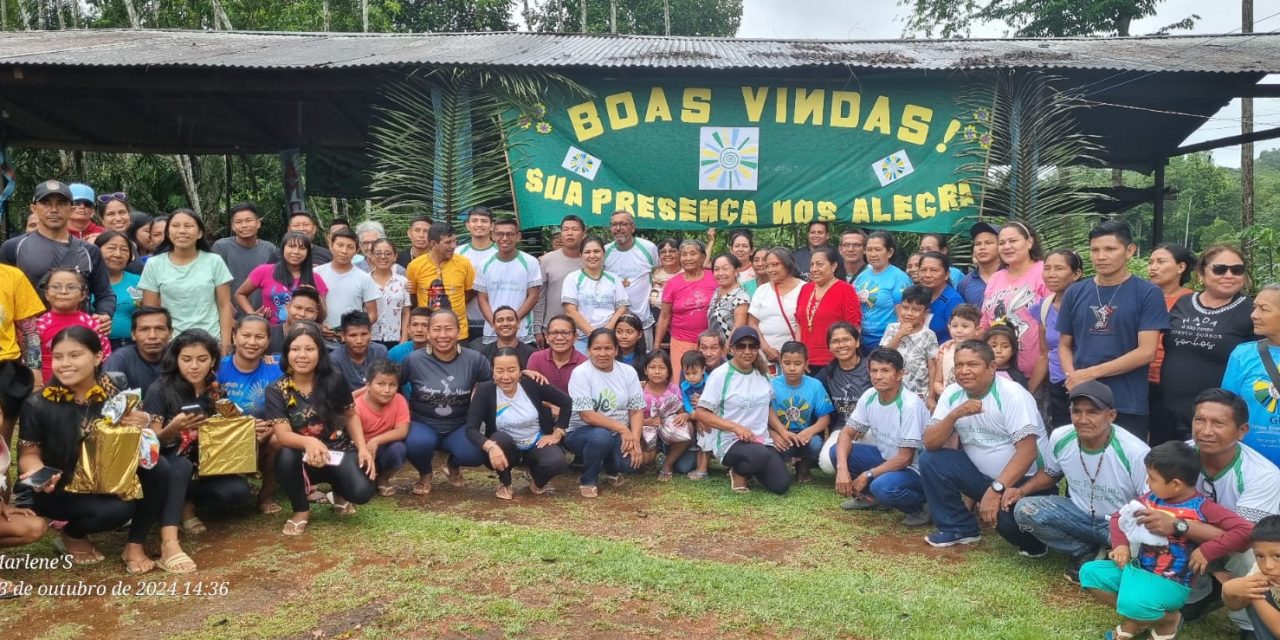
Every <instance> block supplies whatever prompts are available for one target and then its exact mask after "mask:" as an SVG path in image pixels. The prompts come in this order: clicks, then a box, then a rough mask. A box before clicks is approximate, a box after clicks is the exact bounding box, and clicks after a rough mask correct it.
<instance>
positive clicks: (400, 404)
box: [356, 393, 409, 442]
mask: <svg viewBox="0 0 1280 640" xmlns="http://www.w3.org/2000/svg"><path fill="white" fill-rule="evenodd" d="M368 397H369V394H368V393H365V394H363V395H361V396H360V397H359V398H356V415H357V416H360V426H361V427H362V428H363V429H364V439H365V442H368V441H369V438H372V437H374V436H379V435H382V434H384V433H386V432H388V431H390V430H391V429H392V428H393V427H395V426H396V425H398V424H401V423H404V422H408V421H409V403H408V402H406V401H405V399H404V396H402V395H400V394H398V393H397V394H396V395H395V397H394V398H392V399H391V402H390V403H389V404H388V405H387V406H385V407H383V408H382V411H381V412H376V411H374V410H373V407H370V406H369V403H368V401H367V400H366V398H368Z"/></svg>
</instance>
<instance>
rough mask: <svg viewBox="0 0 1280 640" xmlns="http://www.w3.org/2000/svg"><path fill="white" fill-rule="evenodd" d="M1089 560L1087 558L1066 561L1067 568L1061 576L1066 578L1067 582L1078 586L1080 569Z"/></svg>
mask: <svg viewBox="0 0 1280 640" xmlns="http://www.w3.org/2000/svg"><path fill="white" fill-rule="evenodd" d="M1089 560H1090V558H1089V557H1087V556H1086V557H1083V558H1072V559H1070V560H1067V568H1066V569H1064V570H1063V572H1062V575H1063V576H1064V577H1066V579H1067V582H1070V583H1071V584H1074V585H1076V586H1077V587H1078V586H1080V567H1083V566H1084V563H1086V562H1088V561H1089Z"/></svg>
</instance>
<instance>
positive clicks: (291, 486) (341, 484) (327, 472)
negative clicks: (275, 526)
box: [276, 447, 374, 513]
mask: <svg viewBox="0 0 1280 640" xmlns="http://www.w3.org/2000/svg"><path fill="white" fill-rule="evenodd" d="M303 453H305V452H304V451H302V450H301V449H292V448H289V447H284V448H283V449H281V450H280V454H279V455H277V456H276V479H277V480H279V481H280V487H281V488H283V489H284V494H285V495H286V496H288V497H289V503H290V504H291V505H293V512H294V513H306V512H308V511H310V510H311V503H310V502H307V486H306V482H305V481H304V480H303V478H302V471H303V469H302V467H303V463H302V455H303ZM306 473H307V478H309V479H310V480H311V484H320V483H321V482H327V483H329V486H331V487H333V492H334V494H336V495H338V496H341V497H342V498H344V499H346V500H347V501H348V502H352V503H355V504H364V503H366V502H368V501H370V500H372V499H373V491H374V486H373V481H372V480H370V479H369V476H367V475H365V473H364V471H361V470H360V465H359V464H357V461H356V452H354V451H347V452H345V455H343V456H342V462H340V463H338V464H337V466H329V465H325V466H323V467H319V468H316V467H312V466H310V465H307V468H306Z"/></svg>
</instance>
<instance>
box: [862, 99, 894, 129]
mask: <svg viewBox="0 0 1280 640" xmlns="http://www.w3.org/2000/svg"><path fill="white" fill-rule="evenodd" d="M889 127H890V122H889V96H880V97H878V98H876V103H875V104H874V105H872V106H871V113H868V114H867V123H866V124H864V125H862V130H863V131H879V132H880V133H883V134H884V135H886V136H887V135H889V134H890V133H891V131H892V130H891V129H890V128H889Z"/></svg>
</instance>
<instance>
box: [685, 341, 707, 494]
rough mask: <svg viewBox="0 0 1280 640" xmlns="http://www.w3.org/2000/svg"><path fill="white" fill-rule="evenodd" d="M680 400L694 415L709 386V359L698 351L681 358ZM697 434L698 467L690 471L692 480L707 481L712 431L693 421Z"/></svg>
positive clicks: (689, 412)
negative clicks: (704, 391) (694, 410)
mask: <svg viewBox="0 0 1280 640" xmlns="http://www.w3.org/2000/svg"><path fill="white" fill-rule="evenodd" d="M680 376H681V377H682V378H684V379H683V380H681V381H680V398H681V399H682V400H683V401H684V410H685V413H688V414H689V415H691V416H692V415H693V408H694V407H696V406H698V400H699V399H700V398H701V397H702V390H703V389H704V388H706V386H707V359H706V358H705V357H703V355H702V354H701V353H699V352H698V351H697V350H689V351H686V352H684V355H683V356H680ZM690 420H691V421H692V422H693V426H694V430H695V433H696V434H697V439H696V446H695V449H694V450H695V451H697V460H698V464H697V467H696V468H695V469H694V470H693V471H690V472H689V474H688V478H689V479H690V480H705V479H706V478H707V466H708V465H709V464H710V463H711V454H710V450H711V446H712V442H711V435H712V430H711V429H710V428H709V427H705V426H703V425H700V424H698V423H697V421H696V420H692V418H691V419H690Z"/></svg>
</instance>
